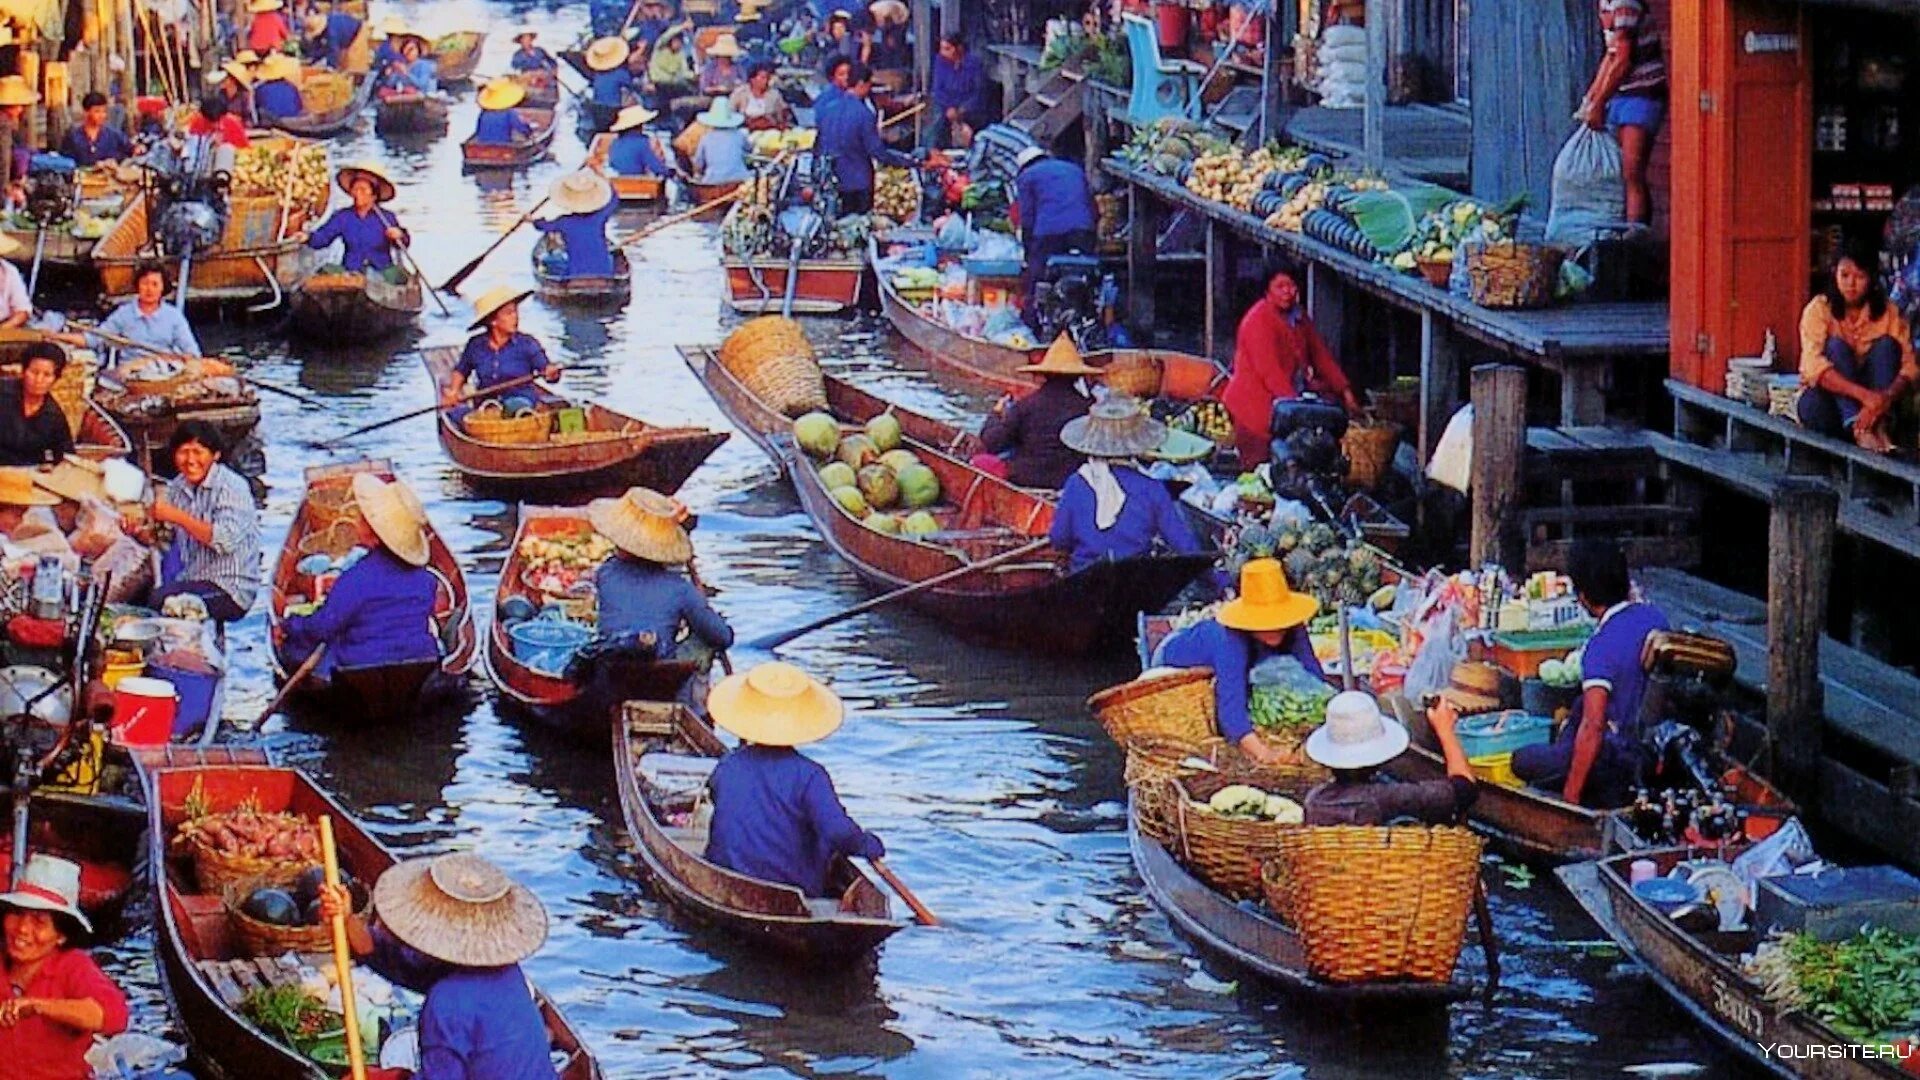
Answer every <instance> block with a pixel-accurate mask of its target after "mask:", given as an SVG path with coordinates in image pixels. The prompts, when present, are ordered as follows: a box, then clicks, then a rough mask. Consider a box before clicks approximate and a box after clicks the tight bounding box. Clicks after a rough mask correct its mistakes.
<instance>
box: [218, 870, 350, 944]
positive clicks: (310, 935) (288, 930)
mask: <svg viewBox="0 0 1920 1080" xmlns="http://www.w3.org/2000/svg"><path fill="white" fill-rule="evenodd" d="M301 869H303V870H304V869H306V868H305V867H302V868H301ZM295 876H298V875H295ZM285 884H286V882H283V881H259V880H254V881H236V882H233V883H231V884H229V885H227V887H226V888H224V889H222V890H221V899H222V900H223V901H224V902H225V904H226V908H227V930H228V932H230V933H231V934H232V935H233V936H234V938H235V940H237V941H238V942H239V945H240V947H239V949H238V950H237V951H238V952H239V954H240V955H241V956H281V955H283V954H285V953H290V952H298V953H324V952H327V951H328V950H330V949H332V948H333V931H332V928H331V927H329V926H328V925H327V924H326V923H321V924H319V925H318V926H276V925H274V924H273V923H269V922H261V921H260V920H259V919H256V918H254V917H253V916H251V915H248V914H247V913H246V912H244V911H242V910H240V906H241V905H242V904H244V903H246V902H247V897H249V896H252V895H253V893H254V891H255V890H256V889H267V888H276V889H277V888H279V887H281V886H282V885H285ZM372 907H373V901H372V899H371V898H369V899H368V901H367V903H365V904H362V905H361V906H360V908H359V909H358V910H357V911H356V912H355V914H357V915H366V914H367V913H368V911H369V910H370V909H371V908H372Z"/></svg>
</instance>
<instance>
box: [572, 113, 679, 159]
mask: <svg viewBox="0 0 1920 1080" xmlns="http://www.w3.org/2000/svg"><path fill="white" fill-rule="evenodd" d="M659 115H660V114H659V113H656V112H654V111H653V110H652V109H649V108H647V107H646V106H645V105H629V106H627V107H626V108H624V109H621V110H620V116H619V117H618V118H617V119H615V120H614V122H613V126H612V127H611V128H608V129H607V130H608V131H610V132H612V133H613V138H612V140H610V141H609V142H608V143H607V144H606V145H607V149H606V166H607V168H609V169H612V170H613V172H614V175H616V176H665V175H667V173H668V171H669V170H668V169H667V163H666V162H664V161H662V160H661V159H660V153H659V151H657V150H655V149H654V146H653V136H652V134H650V133H649V132H648V131H647V130H646V125H647V124H648V123H649V122H651V121H652V120H653V119H654V118H655V117H657V116H659ZM589 164H591V162H589Z"/></svg>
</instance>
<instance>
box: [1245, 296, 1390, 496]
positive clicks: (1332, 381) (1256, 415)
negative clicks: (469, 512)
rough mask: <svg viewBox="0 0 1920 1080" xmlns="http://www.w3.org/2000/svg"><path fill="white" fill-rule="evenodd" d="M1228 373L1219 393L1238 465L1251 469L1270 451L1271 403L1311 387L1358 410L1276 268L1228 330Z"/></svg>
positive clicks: (1356, 412)
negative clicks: (1262, 291)
mask: <svg viewBox="0 0 1920 1080" xmlns="http://www.w3.org/2000/svg"><path fill="white" fill-rule="evenodd" d="M1233 340H1234V351H1233V375H1232V376H1231V377H1230V378H1229V379H1228V380H1227V388H1226V390H1225V391H1223V392H1222V393H1221V394H1220V401H1221V404H1223V405H1225V406H1226V407H1227V413H1228V415H1230V416H1232V417H1233V433H1234V434H1233V437H1234V443H1235V445H1236V446H1238V447H1239V450H1240V465H1241V467H1242V468H1247V469H1251V468H1253V467H1254V466H1255V465H1260V464H1264V463H1265V462H1266V460H1267V458H1268V457H1269V456H1270V455H1271V453H1272V449H1271V447H1270V445H1269V444H1270V442H1271V439H1270V438H1269V436H1268V432H1269V431H1271V430H1272V427H1273V403H1274V402H1276V401H1289V400H1292V399H1293V398H1297V397H1300V396H1302V395H1303V394H1306V393H1307V392H1308V391H1312V392H1313V393H1315V394H1318V395H1319V396H1321V397H1323V398H1325V399H1327V400H1328V401H1332V402H1337V403H1339V404H1340V405H1342V406H1344V407H1345V408H1346V410H1347V412H1348V413H1349V414H1351V415H1355V416H1357V415H1359V413H1360V399H1359V398H1358V397H1357V396H1355V394H1354V392H1353V384H1352V383H1350V382H1349V381H1348V380H1347V373H1346V372H1345V371H1342V370H1341V368H1340V362H1339V361H1338V360H1335V359H1334V357H1333V350H1331V349H1329V348H1327V343H1326V342H1325V341H1323V340H1321V338H1320V332H1319V331H1318V330H1316V329H1314V325H1313V320H1312V319H1310V318H1308V317H1307V314H1306V312H1304V311H1302V310H1300V288H1299V286H1298V285H1295V284H1294V281H1293V275H1291V274H1288V273H1286V272H1285V271H1282V272H1280V273H1277V274H1275V275H1273V278H1272V279H1271V280H1270V281H1268V282H1267V294H1266V296H1264V297H1262V298H1261V299H1260V300H1258V301H1256V302H1255V303H1254V305H1253V306H1252V307H1250V308H1248V309H1247V313H1246V314H1245V315H1243V316H1241V318H1240V329H1239V331H1238V332H1237V333H1236V334H1235V335H1234V339H1233Z"/></svg>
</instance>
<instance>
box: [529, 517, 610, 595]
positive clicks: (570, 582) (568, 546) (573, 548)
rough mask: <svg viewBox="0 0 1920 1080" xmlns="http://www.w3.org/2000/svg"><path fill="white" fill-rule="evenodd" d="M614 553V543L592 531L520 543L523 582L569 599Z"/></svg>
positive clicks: (544, 591)
mask: <svg viewBox="0 0 1920 1080" xmlns="http://www.w3.org/2000/svg"><path fill="white" fill-rule="evenodd" d="M612 554H613V541H611V540H609V539H607V538H606V537H604V536H601V535H600V534H599V533H597V532H593V531H591V530H589V531H584V532H572V533H560V534H557V535H550V536H529V537H527V538H526V539H524V540H522V541H520V547H519V555H520V561H521V562H522V563H524V564H525V569H523V570H522V571H521V580H522V581H524V582H525V583H526V584H527V585H528V587H530V588H533V589H537V590H539V591H540V592H543V593H547V594H549V595H551V596H567V595H570V594H571V593H572V591H573V590H574V588H575V586H577V585H578V584H579V583H580V582H582V581H590V580H592V578H593V572H594V571H595V570H598V569H599V568H600V564H601V563H603V562H606V561H607V559H608V557H610V556H611V555H612Z"/></svg>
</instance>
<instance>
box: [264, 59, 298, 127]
mask: <svg viewBox="0 0 1920 1080" xmlns="http://www.w3.org/2000/svg"><path fill="white" fill-rule="evenodd" d="M299 74H300V61H298V60H295V59H294V58H293V57H291V56H288V55H287V54H285V53H274V54H273V55H272V56H269V57H267V58H266V59H265V60H263V61H261V62H260V81H259V82H258V83H256V84H254V87H253V109H254V112H255V113H257V114H258V115H259V117H260V122H261V123H263V124H264V123H271V122H272V121H275V120H279V119H281V118H283V117H289V116H299V115H300V113H301V110H302V109H303V108H304V106H303V105H302V104H301V103H300V90H299V88H297V87H295V86H294V85H293V83H292V82H290V81H288V80H290V79H292V78H294V77H295V76H297V75H299Z"/></svg>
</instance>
